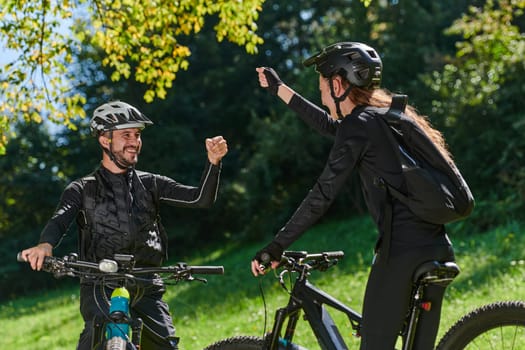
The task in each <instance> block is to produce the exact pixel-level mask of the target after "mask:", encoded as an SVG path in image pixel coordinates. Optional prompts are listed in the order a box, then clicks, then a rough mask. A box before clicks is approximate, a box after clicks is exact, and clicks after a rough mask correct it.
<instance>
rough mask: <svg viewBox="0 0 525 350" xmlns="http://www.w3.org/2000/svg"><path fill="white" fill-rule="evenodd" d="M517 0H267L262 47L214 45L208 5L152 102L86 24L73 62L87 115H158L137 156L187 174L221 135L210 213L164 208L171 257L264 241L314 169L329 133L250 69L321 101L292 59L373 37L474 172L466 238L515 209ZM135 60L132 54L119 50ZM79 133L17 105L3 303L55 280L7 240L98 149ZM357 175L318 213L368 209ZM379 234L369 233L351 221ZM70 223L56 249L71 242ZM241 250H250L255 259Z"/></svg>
mask: <svg viewBox="0 0 525 350" xmlns="http://www.w3.org/2000/svg"><path fill="white" fill-rule="evenodd" d="M524 7H525V1H523V0H522V1H518V0H502V1H481V0H480V1H466V0H465V1H456V0H443V1H426V0H400V1H386V0H382V1H379V0H378V1H372V2H371V4H370V5H369V6H368V7H365V6H364V5H363V3H362V2H360V1H352V0H333V1H323V0H305V1H300V2H299V1H289V2H282V1H277V0H267V1H265V2H264V4H263V5H262V8H261V11H260V16H259V18H258V19H257V33H258V35H259V36H260V37H261V38H263V39H264V43H262V44H260V45H258V50H257V53H253V54H248V53H247V52H246V49H245V48H244V47H240V46H238V45H236V44H234V43H230V42H226V41H222V42H217V39H216V35H217V33H216V32H215V29H214V27H215V25H216V24H217V21H218V20H219V19H218V18H214V17H212V18H211V20H208V21H206V22H204V23H203V25H202V28H201V29H200V30H199V31H198V32H195V33H193V35H191V36H183V37H180V38H178V40H179V43H180V44H181V45H184V46H186V47H188V48H189V49H190V51H191V56H189V57H188V58H187V60H188V63H189V66H188V70H187V71H181V72H179V73H178V74H177V78H176V80H174V81H173V86H172V87H171V88H168V89H167V90H166V95H165V98H164V99H157V100H155V102H154V103H147V102H146V101H145V100H144V96H145V94H146V93H147V91H148V89H149V88H150V87H149V86H148V85H147V84H146V85H144V84H141V83H138V82H136V80H135V79H133V77H132V76H130V77H129V78H126V77H123V78H122V79H120V81H118V82H114V81H112V80H111V77H112V75H113V73H114V70H113V69H112V68H111V66H108V65H103V64H102V62H103V61H104V59H105V57H106V55H107V53H106V52H105V51H104V50H103V49H102V48H100V47H99V46H97V45H94V44H93V40H92V38H90V37H89V36H85V37H84V38H83V41H82V44H81V47H80V48H79V49H78V50H75V52H74V59H73V60H72V61H71V64H68V65H67V67H66V68H67V71H68V74H67V76H68V77H71V78H72V79H74V80H73V81H72V84H73V86H74V87H75V93H78V94H79V95H80V96H83V98H84V101H85V104H84V105H83V111H84V112H85V114H86V115H88V116H89V115H91V113H92V110H93V108H94V107H96V106H97V105H99V104H101V103H103V102H105V101H108V100H111V99H121V100H125V101H128V102H130V103H132V104H135V105H136V106H137V107H139V109H141V110H142V111H143V112H144V113H145V114H147V115H148V116H149V117H150V118H151V119H152V120H153V121H154V122H155V125H154V126H153V127H151V128H148V129H146V130H145V132H144V148H143V153H142V155H141V159H140V163H139V168H140V169H141V170H146V171H152V172H158V173H161V174H165V175H169V176H171V177H173V178H174V179H176V180H178V181H180V182H183V183H187V184H194V183H196V182H197V181H198V179H199V178H200V173H201V171H202V168H203V162H204V161H205V153H204V150H205V149H204V138H205V137H209V136H214V135H218V134H221V135H223V136H224V137H226V138H227V140H228V144H229V148H230V152H229V154H228V155H227V157H226V158H225V160H224V164H223V172H222V180H221V188H220V193H219V199H218V201H217V204H216V205H215V206H214V207H213V208H212V209H210V210H188V209H180V208H163V209H162V210H163V212H162V214H163V222H164V224H165V226H166V227H167V228H168V231H169V238H170V255H171V256H172V257H177V256H187V255H188V254H189V253H190V252H196V251H199V250H201V249H204V248H205V245H212V246H230V245H237V244H251V243H253V242H255V241H260V240H261V239H262V240H264V239H270V238H271V237H272V236H273V235H274V234H275V232H276V231H277V230H278V229H279V228H280V226H282V225H283V224H284V223H285V222H286V220H287V218H288V217H289V216H290V215H291V213H292V212H293V210H294V209H295V208H296V207H297V205H298V204H299V202H300V201H301V200H302V198H303V197H304V196H305V194H306V192H307V191H308V189H309V188H310V187H311V186H312V184H313V182H314V181H315V179H316V177H317V175H318V174H319V173H320V171H321V169H322V167H323V165H324V161H325V157H326V154H327V152H328V150H329V147H330V142H329V140H325V139H322V138H321V137H319V136H318V135H316V134H314V133H312V132H311V131H310V130H309V129H308V127H306V126H305V125H303V124H302V123H301V122H300V121H298V120H297V118H296V117H295V115H293V113H291V112H290V111H289V110H287V109H286V106H284V105H283V104H282V103H281V102H280V101H278V100H277V99H276V98H275V97H273V96H269V94H268V93H267V92H266V91H264V90H263V89H260V88H259V87H258V84H257V77H256V73H255V67H257V66H263V65H264V66H272V67H274V68H275V69H276V70H277V71H278V72H279V74H280V76H281V77H282V79H283V80H284V81H286V82H287V83H288V84H289V85H291V86H292V87H294V88H295V89H296V90H297V91H298V92H299V93H301V94H303V95H304V96H306V97H308V98H311V99H312V101H314V102H319V97H318V87H317V77H316V73H315V72H314V71H313V70H310V69H305V68H303V67H302V61H303V59H304V58H306V57H307V56H308V55H310V54H312V53H313V52H315V51H316V50H318V49H320V48H322V47H323V46H325V45H327V44H330V43H333V42H336V41H349V40H350V41H363V42H367V43H369V44H370V45H372V46H374V47H375V48H376V49H377V50H378V52H379V53H380V54H381V57H382V60H383V64H384V78H383V86H384V87H386V88H388V89H390V90H391V91H394V92H401V93H407V94H408V95H409V97H410V103H411V104H413V105H415V106H416V107H417V108H418V109H419V110H420V111H421V112H423V113H424V114H428V115H429V118H430V119H431V122H432V123H433V124H434V125H435V126H436V127H438V128H439V129H440V130H442V131H443V132H444V134H445V137H446V139H447V141H448V143H449V146H450V148H451V150H452V153H453V154H454V155H455V159H456V162H457V163H458V165H459V167H460V169H461V170H462V172H463V174H464V176H465V178H466V179H467V181H468V182H469V183H470V184H471V186H472V190H473V192H474V195H475V197H476V200H477V206H476V209H475V212H474V214H473V216H472V218H471V219H469V220H468V221H465V222H463V223H460V224H458V225H455V226H454V227H453V230H454V234H461V235H474V234H476V232H480V230H481V231H484V230H487V229H490V228H491V227H495V226H498V225H502V224H506V223H509V222H513V221H514V220H517V221H520V222H522V221H523V214H522V213H523V209H524V203H525V198H524V195H525V159H524V157H525V155H524V151H525V145H524V142H525V141H524V138H523V132H524V128H525V116H524V114H523V102H522V94H523V91H524V90H525V81H524V79H525V74H523V73H524V61H523V57H524V52H523V50H524V47H525V41H524V38H523V28H524V25H525V23H524V16H523V12H522V11H523V8H524ZM126 64H128V65H129V67H130V71H135V70H136V69H138V68H139V63H137V62H136V61H134V60H132V59H129V60H127V61H126ZM70 117H71V123H73V124H74V125H75V126H76V127H77V128H76V129H77V130H73V129H74V128H73V129H72V128H61V127H57V126H56V125H55V124H50V123H36V122H34V121H28V120H24V119H23V115H22V114H20V115H19V116H18V117H17V118H15V120H17V121H18V122H12V123H11V124H10V127H11V128H13V130H14V131H16V135H17V136H16V137H14V138H12V139H11V140H10V142H9V143H8V144H7V149H6V155H5V156H3V157H1V158H0V193H1V194H2V196H1V197H0V238H1V239H2V243H1V245H0V250H1V251H0V253H1V254H0V257H1V258H0V261H1V264H0V266H1V267H0V278H2V280H3V281H9V283H1V286H0V299H9V298H14V297H17V296H20V295H22V294H25V293H28V292H30V291H31V292H33V291H35V290H37V289H42V288H50V287H51V286H54V283H53V282H52V281H50V280H49V279H46V278H45V277H43V276H40V275H41V274H34V275H32V276H31V279H21V278H15V276H17V274H18V273H20V266H19V264H17V263H16V262H15V259H14V255H15V252H16V251H19V250H21V249H23V248H26V247H28V246H31V245H33V244H35V243H36V242H37V240H38V235H39V232H40V230H41V228H42V227H43V226H44V225H45V222H46V220H47V219H48V218H49V216H50V215H51V214H52V212H53V210H54V209H55V206H56V203H57V201H58V199H59V197H60V193H61V191H62V189H63V188H64V186H65V185H66V184H67V183H68V182H69V181H71V180H72V179H74V178H77V177H79V176H82V175H84V174H86V173H88V172H90V171H92V170H93V169H94V168H95V167H96V166H97V165H98V162H99V159H100V150H99V149H98V146H97V145H96V144H95V141H94V140H93V139H92V138H91V137H90V136H89V132H88V127H87V121H88V120H87V119H82V118H77V115H74V116H70ZM365 214H366V210H365V208H364V205H363V203H362V198H361V194H360V189H359V187H358V183H357V181H356V179H352V181H350V182H349V183H348V185H347V187H346V188H345V189H344V191H343V193H341V195H340V196H339V197H338V200H337V202H336V203H335V204H334V205H333V207H332V208H331V209H330V212H329V213H328V215H327V217H326V218H324V219H323V220H332V219H335V218H342V217H344V218H348V217H353V216H361V215H365ZM348 234H354V235H373V233H372V232H360V233H357V232H352V233H348ZM76 244H77V243H76V230H75V226H74V224H73V226H72V227H71V229H70V233H69V235H68V236H67V237H66V238H65V239H64V240H63V242H62V244H61V246H60V247H58V248H57V249H56V254H58V255H61V254H65V253H67V252H69V251H71V250H74V249H75V247H76ZM249 258H250V257H248V258H247V259H249Z"/></svg>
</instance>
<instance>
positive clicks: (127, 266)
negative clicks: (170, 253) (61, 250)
mask: <svg viewBox="0 0 525 350" xmlns="http://www.w3.org/2000/svg"><path fill="white" fill-rule="evenodd" d="M17 260H18V261H19V262H26V260H25V259H24V258H23V257H22V255H21V253H18V254H17ZM133 265H134V259H133V256H131V255H115V260H110V259H103V260H101V261H100V262H99V263H94V262H89V261H82V260H78V259H77V256H76V254H69V255H66V256H64V257H63V258H58V257H53V256H46V257H45V258H44V264H43V266H42V270H44V271H46V272H50V273H53V274H54V275H55V276H56V277H61V276H64V275H67V276H72V277H82V276H92V277H93V276H100V277H103V276H111V277H118V276H122V277H126V278H133V277H135V275H144V274H154V273H160V274H171V275H172V276H173V277H175V278H180V279H191V275H192V274H200V275H222V274H224V267H223V266H191V265H187V264H186V263H183V262H179V263H177V264H176V265H171V266H160V267H134V266H133ZM86 270H89V271H86Z"/></svg>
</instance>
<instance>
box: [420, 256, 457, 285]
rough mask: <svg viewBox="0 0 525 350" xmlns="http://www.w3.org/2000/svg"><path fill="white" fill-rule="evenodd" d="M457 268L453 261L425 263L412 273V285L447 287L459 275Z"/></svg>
mask: <svg viewBox="0 0 525 350" xmlns="http://www.w3.org/2000/svg"><path fill="white" fill-rule="evenodd" d="M459 272H460V269H459V266H458V265H457V264H456V263H455V262H453V261H446V262H440V261H437V260H433V261H427V262H424V263H422V264H421V265H419V266H418V267H417V269H416V271H415V272H414V275H413V277H412V281H413V282H414V283H426V284H430V283H431V284H443V285H445V286H446V285H448V284H449V283H450V282H452V280H453V279H454V278H455V277H456V276H457V275H458V274H459Z"/></svg>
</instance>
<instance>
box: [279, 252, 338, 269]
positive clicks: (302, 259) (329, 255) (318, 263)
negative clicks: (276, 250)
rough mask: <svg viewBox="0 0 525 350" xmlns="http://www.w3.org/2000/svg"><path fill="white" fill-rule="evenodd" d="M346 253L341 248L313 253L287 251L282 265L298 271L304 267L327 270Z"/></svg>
mask: <svg viewBox="0 0 525 350" xmlns="http://www.w3.org/2000/svg"><path fill="white" fill-rule="evenodd" d="M344 255H345V253H344V252H343V251H340V250H339V251H331V252H322V253H313V254H310V253H308V252H306V251H285V252H283V255H282V256H281V262H280V266H282V267H283V268H284V269H285V270H289V271H297V272H299V271H302V270H304V269H307V270H308V269H312V270H320V271H325V270H326V269H328V268H330V267H332V266H334V265H335V264H337V262H338V260H339V259H341V258H343V257H344Z"/></svg>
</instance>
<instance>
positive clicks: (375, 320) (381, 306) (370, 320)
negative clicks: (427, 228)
mask: <svg viewBox="0 0 525 350" xmlns="http://www.w3.org/2000/svg"><path fill="white" fill-rule="evenodd" d="M430 260H438V261H443V262H444V261H454V253H453V250H452V247H450V246H447V245H442V246H428V247H417V248H415V249H412V250H410V251H406V252H403V253H401V252H397V254H395V253H394V252H391V253H390V256H389V258H388V261H387V262H384V261H381V259H380V258H378V259H377V260H376V261H375V262H374V264H373V265H372V268H371V271H370V276H369V279H368V283H367V286H366V292H365V297H364V303H363V327H362V330H361V336H362V338H361V348H360V349H361V350H392V349H394V347H395V343H396V340H397V337H398V335H399V333H400V331H401V329H402V327H403V324H404V320H405V318H406V314H407V310H408V307H409V302H410V298H411V293H412V275H413V273H414V271H415V269H416V268H417V267H418V266H419V265H420V264H422V263H424V262H426V261H430ZM424 293H425V296H424V298H425V300H428V301H430V302H431V303H432V308H431V310H430V311H422V312H421V314H420V318H419V324H418V329H417V333H416V338H415V343H414V349H417V350H432V349H434V342H435V340H436V336H437V332H438V329H439V321H440V317H441V305H442V301H443V296H444V293H445V288H444V287H441V286H437V285H430V286H428V288H427V290H425V292H424Z"/></svg>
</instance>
